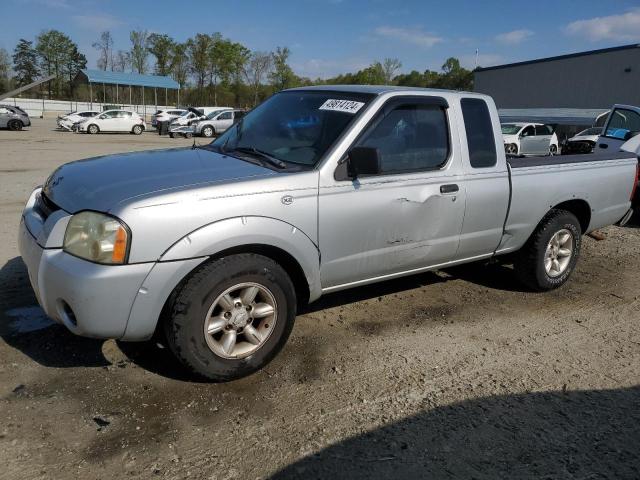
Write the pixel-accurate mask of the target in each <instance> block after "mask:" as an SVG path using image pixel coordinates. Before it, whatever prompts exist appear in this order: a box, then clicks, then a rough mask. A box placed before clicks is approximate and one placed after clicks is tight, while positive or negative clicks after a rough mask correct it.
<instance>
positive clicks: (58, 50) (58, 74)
mask: <svg viewBox="0 0 640 480" xmlns="http://www.w3.org/2000/svg"><path fill="white" fill-rule="evenodd" d="M74 47H75V49H76V50H77V45H76V44H75V43H73V42H72V41H71V39H70V38H69V37H68V36H66V35H65V34H64V33H62V32H60V31H58V30H47V31H44V32H42V33H41V34H40V35H38V37H37V38H36V52H37V53H38V57H39V59H40V68H41V70H42V72H43V73H44V74H47V75H55V78H54V79H53V80H51V81H50V82H48V89H49V97H50V98H51V96H52V94H53V93H55V95H56V96H59V95H60V93H61V91H62V88H63V85H64V83H65V78H64V74H65V73H66V66H67V65H68V63H69V56H71V55H72V53H73V51H74Z"/></svg>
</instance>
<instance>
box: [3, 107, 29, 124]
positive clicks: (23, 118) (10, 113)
mask: <svg viewBox="0 0 640 480" xmlns="http://www.w3.org/2000/svg"><path fill="white" fill-rule="evenodd" d="M29 126H31V119H30V118H29V114H28V113H27V112H25V111H24V110H22V109H21V108H20V107H16V106H14V105H0V128H8V129H9V130H22V129H23V128H24V127H29Z"/></svg>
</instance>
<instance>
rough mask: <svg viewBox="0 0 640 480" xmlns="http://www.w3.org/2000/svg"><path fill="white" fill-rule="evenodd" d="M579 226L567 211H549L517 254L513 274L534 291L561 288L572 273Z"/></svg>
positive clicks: (578, 249)
mask: <svg viewBox="0 0 640 480" xmlns="http://www.w3.org/2000/svg"><path fill="white" fill-rule="evenodd" d="M581 235H582V230H581V227H580V222H579V221H578V219H577V218H576V216H575V215H574V214H572V213H571V212H567V211H566V210H551V211H550V212H549V213H548V214H547V216H546V217H544V218H543V219H542V221H541V222H540V224H539V225H538V227H537V228H536V230H535V231H534V232H533V234H532V235H531V237H530V238H529V240H527V243H525V245H524V246H523V247H522V250H520V252H518V255H517V257H516V261H515V265H514V267H515V272H516V275H517V276H518V278H519V279H520V281H521V282H522V283H524V284H525V285H526V286H527V287H529V288H531V289H532V290H536V291H544V290H552V289H554V288H558V287H560V286H562V285H564V284H565V283H566V282H567V280H568V279H569V277H570V276H571V273H572V272H573V270H574V268H575V266H576V263H577V262H578V257H579V256H580V246H581V243H582V236H581Z"/></svg>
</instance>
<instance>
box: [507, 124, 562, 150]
mask: <svg viewBox="0 0 640 480" xmlns="http://www.w3.org/2000/svg"><path fill="white" fill-rule="evenodd" d="M501 126H502V137H503V139H504V151H505V152H506V154H507V155H556V154H557V153H558V136H557V135H556V134H555V132H554V131H553V128H552V127H551V126H550V125H545V124H542V123H503V124H502V125H501Z"/></svg>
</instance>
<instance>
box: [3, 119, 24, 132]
mask: <svg viewBox="0 0 640 480" xmlns="http://www.w3.org/2000/svg"><path fill="white" fill-rule="evenodd" d="M22 126H23V125H22V122H21V121H20V120H11V121H10V122H9V123H8V124H7V127H8V128H9V130H13V131H14V132H17V131H19V130H22Z"/></svg>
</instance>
